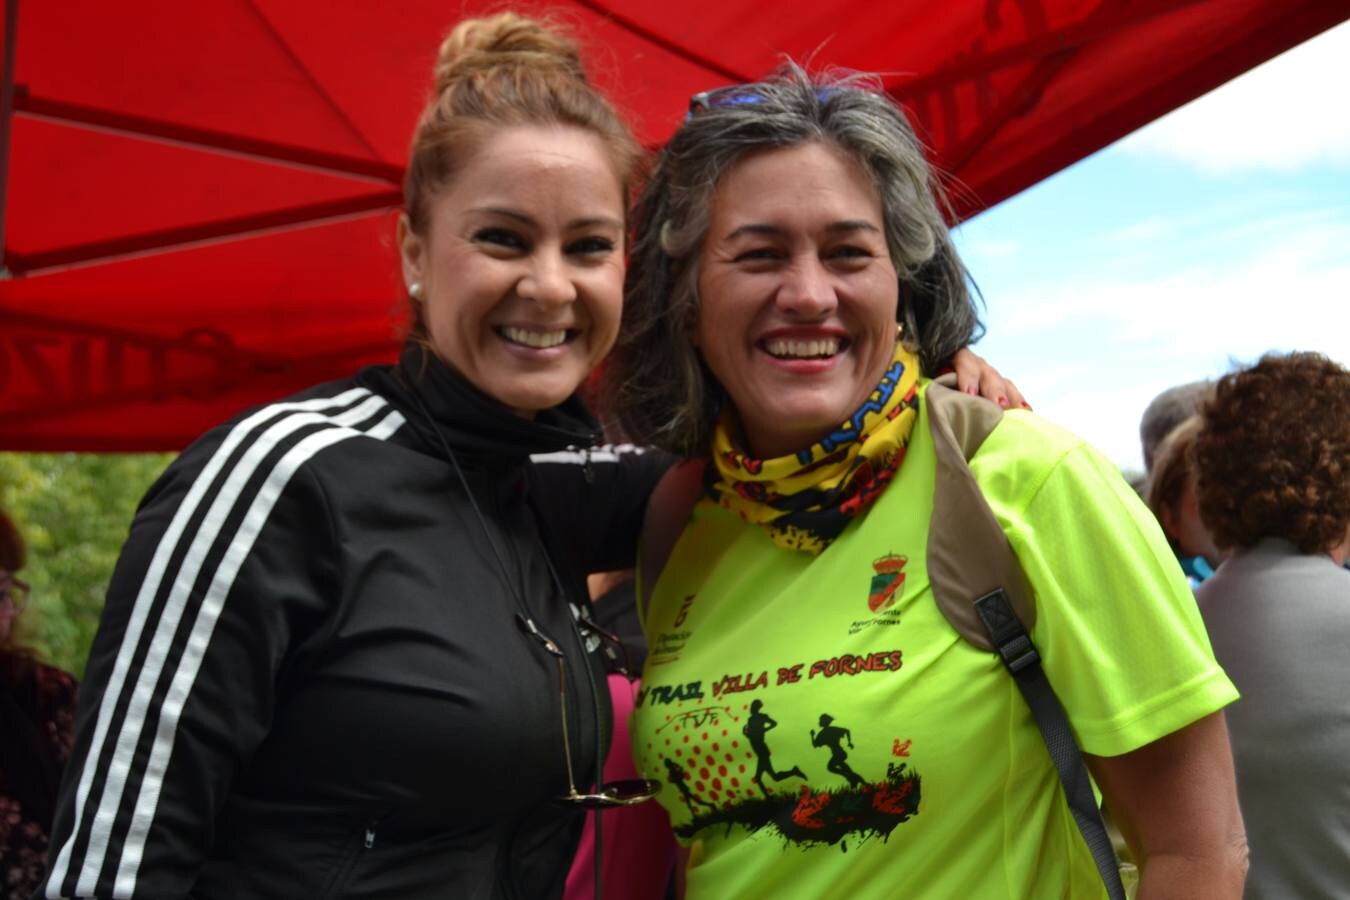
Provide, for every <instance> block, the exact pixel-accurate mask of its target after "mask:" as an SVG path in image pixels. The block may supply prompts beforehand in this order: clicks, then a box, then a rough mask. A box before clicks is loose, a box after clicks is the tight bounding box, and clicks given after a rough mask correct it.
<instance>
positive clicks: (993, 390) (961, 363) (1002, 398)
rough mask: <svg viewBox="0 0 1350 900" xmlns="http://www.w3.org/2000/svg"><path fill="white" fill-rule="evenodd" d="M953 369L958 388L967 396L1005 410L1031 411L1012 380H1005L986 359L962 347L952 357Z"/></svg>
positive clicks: (1029, 405)
mask: <svg viewBox="0 0 1350 900" xmlns="http://www.w3.org/2000/svg"><path fill="white" fill-rule="evenodd" d="M952 369H953V370H955V372H956V387H957V389H958V390H961V391H964V392H965V393H967V394H975V395H978V396H981V397H984V398H985V399H986V400H992V401H994V402H995V403H997V404H998V405H999V406H1002V407H1005V408H1011V407H1019V406H1020V407H1022V408H1023V409H1031V404H1030V403H1028V402H1027V401H1026V398H1025V397H1023V396H1022V392H1021V391H1019V390H1018V389H1017V385H1015V384H1013V383H1012V380H1011V379H1008V378H1004V377H1003V375H1001V374H1000V373H999V371H998V369H995V368H994V367H993V366H991V365H989V363H988V362H987V361H986V360H985V358H984V357H982V356H980V355H979V354H977V353H974V352H973V351H971V349H970V348H969V347H962V348H961V349H960V350H957V351H956V355H955V356H953V357H952Z"/></svg>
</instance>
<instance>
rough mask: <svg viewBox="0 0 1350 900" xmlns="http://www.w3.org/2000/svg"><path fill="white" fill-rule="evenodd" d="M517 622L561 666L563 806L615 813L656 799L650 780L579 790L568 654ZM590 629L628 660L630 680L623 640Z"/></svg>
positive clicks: (526, 622) (656, 787)
mask: <svg viewBox="0 0 1350 900" xmlns="http://www.w3.org/2000/svg"><path fill="white" fill-rule="evenodd" d="M516 621H517V623H519V625H520V627H521V629H522V630H523V631H524V632H525V633H526V634H528V635H530V636H531V637H533V638H534V639H535V640H536V641H538V642H539V645H540V646H541V647H543V648H544V650H545V651H546V652H547V653H548V654H549V656H552V657H553V659H554V661H555V662H557V664H558V705H559V709H560V710H561V711H562V739H563V760H564V762H566V763H567V793H566V794H564V795H563V796H561V797H556V798H554V799H556V800H557V801H558V802H559V803H566V804H569V805H572V806H579V807H582V808H583V809H611V808H614V807H618V806H633V805H635V804H638V803H643V802H645V801H647V800H650V799H652V798H653V797H655V796H656V795H657V794H658V793H659V792H660V791H661V782H659V781H654V780H652V779H649V778H628V779H624V780H622V781H609V782H606V783H604V784H602V785H600V787H599V788H598V789H597V790H596V791H595V792H594V793H590V794H583V793H582V792H580V791H578V790H577V783H576V778H575V776H574V775H573V773H572V743H571V741H570V740H569V738H568V733H567V670H566V666H565V660H566V658H567V657H566V654H564V653H563V651H562V648H561V647H559V646H558V644H557V642H555V641H554V640H553V639H552V638H550V637H549V636H548V635H546V634H544V633H543V632H542V631H540V630H539V626H538V625H536V624H535V623H534V620H533V619H530V618H527V617H526V616H523V615H520V614H519V613H517V615H516ZM586 627H587V628H589V629H591V630H593V631H594V632H595V633H596V634H597V635H599V636H600V637H601V638H603V639H605V640H607V641H609V642H610V643H611V644H612V646H614V647H617V648H618V651H617V652H618V653H619V654H621V655H622V656H624V657H625V663H624V666H623V667H622V668H621V669H620V671H621V672H622V673H623V674H624V675H625V676H627V677H630V678H631V677H632V676H631V675H629V669H628V667H627V664H626V655H627V654H626V653H625V651H624V649H623V644H622V643H620V641H619V639H618V638H617V637H615V636H614V635H612V634H610V633H609V632H607V631H605V630H604V629H602V628H600V627H599V626H598V625H596V624H595V623H593V622H589V621H588V622H586Z"/></svg>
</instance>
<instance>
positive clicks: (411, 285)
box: [408, 281, 422, 300]
mask: <svg viewBox="0 0 1350 900" xmlns="http://www.w3.org/2000/svg"><path fill="white" fill-rule="evenodd" d="M408 296H409V297H411V298H413V299H414V300H421V299H422V282H420V281H410V282H408Z"/></svg>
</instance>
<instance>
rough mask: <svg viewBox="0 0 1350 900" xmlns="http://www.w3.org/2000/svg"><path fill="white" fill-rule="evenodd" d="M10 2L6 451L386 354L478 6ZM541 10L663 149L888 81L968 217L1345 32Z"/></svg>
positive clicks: (1237, 21) (961, 13)
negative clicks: (721, 93) (416, 136)
mask: <svg viewBox="0 0 1350 900" xmlns="http://www.w3.org/2000/svg"><path fill="white" fill-rule="evenodd" d="M6 4H7V6H6V16H5V23H4V28H5V32H4V58H3V71H4V76H5V92H4V93H5V96H4V97H3V98H0V99H2V101H3V102H0V122H2V123H3V126H4V135H3V138H4V141H3V147H4V148H6V149H7V154H8V156H7V161H6V162H7V164H0V170H6V171H7V188H8V191H7V196H5V195H3V193H0V210H2V211H3V212H2V214H3V220H0V234H3V248H4V266H5V270H6V271H5V273H4V280H2V281H0V449H12V450H39V449H44V450H55V449H64V450H150V449H175V448H179V447H181V446H183V445H184V444H185V443H187V442H188V441H189V440H191V439H192V438H193V437H194V436H195V435H196V434H198V433H200V432H201V431H203V430H204V429H205V428H207V427H208V426H210V425H211V424H213V423H215V422H218V421H220V420H222V419H224V418H226V417H227V416H229V415H231V414H232V413H234V412H236V411H237V410H239V409H241V408H243V407H245V406H247V405H250V404H254V403H258V402H262V401H265V400H269V399H272V398H274V397H277V396H280V395H282V394H285V393H288V392H290V391H292V390H294V389H297V388H300V387H302V386H305V385H307V384H310V383H313V382H316V381H320V380H323V379H325V378H329V377H337V376H340V375H342V374H345V373H347V372H350V371H352V370H353V369H354V368H356V367H357V366H359V365H362V364H364V363H367V362H371V361H376V360H385V359H388V358H390V357H392V356H393V355H394V353H395V352H396V350H397V346H398V325H399V323H400V321H401V318H402V309H401V300H400V296H401V294H400V289H399V282H398V277H397V265H396V259H395V255H394V252H393V249H392V246H391V244H392V230H393V228H392V226H393V213H392V212H391V210H393V209H395V208H396V207H397V205H398V203H399V201H400V182H401V165H402V162H403V159H404V157H405V154H406V148H407V142H408V138H409V136H410V134H411V130H412V125H413V123H414V121H415V119H416V115H417V112H418V110H419V109H420V107H421V104H422V102H423V100H424V99H425V96H426V90H427V89H428V86H429V83H430V70H431V63H432V60H433V58H434V54H435V50H436V45H437V43H438V39H439V36H440V35H441V34H442V33H444V32H445V31H446V30H447V29H448V27H449V26H450V25H451V24H452V23H453V22H454V21H455V20H456V19H457V18H459V17H460V16H462V15H468V14H473V13H476V12H479V11H480V10H482V9H485V8H489V4H486V3H478V2H473V0H470V2H464V3H462V4H460V6H459V7H458V8H453V7H452V6H451V5H449V4H446V3H444V2H431V0H400V2H399V3H375V2H372V0H323V2H317V0H194V2H191V3H184V2H182V0H127V2H122V3H108V2H106V0H62V2H60V3H51V2H46V3H38V2H28V3H26V4H22V5H21V4H20V3H19V2H18V0H6ZM500 5H501V4H500V2H499V0H494V2H493V3H492V4H491V5H490V6H491V8H498V7H500ZM520 8H522V9H523V10H525V11H531V10H532V9H536V7H535V6H534V5H533V4H520ZM553 8H554V9H556V10H558V11H560V12H562V13H563V15H564V17H565V18H567V19H569V20H571V21H572V22H573V23H574V24H575V25H576V27H577V31H578V33H579V34H580V35H581V36H582V38H583V39H584V40H585V41H586V43H587V45H588V49H589V50H590V51H591V52H590V54H589V58H590V60H591V66H592V70H593V72H594V74H595V76H596V78H597V80H598V81H599V82H600V83H601V84H602V85H604V86H605V87H606V88H607V89H608V90H609V92H610V94H611V95H612V96H613V97H614V98H615V100H616V101H617V102H618V103H619V105H620V106H621V107H622V108H624V109H625V110H626V111H628V112H629V113H630V114H631V115H632V118H633V120H634V121H635V122H636V123H637V128H638V131H639V134H640V136H641V137H642V139H643V140H644V141H645V142H647V143H648V144H650V145H652V146H655V145H658V144H659V143H660V142H661V140H662V139H663V138H664V137H665V136H666V135H668V134H669V133H670V131H671V130H672V129H673V128H674V127H675V126H676V125H677V124H678V122H679V121H680V119H681V117H682V116H683V114H684V110H685V107H686V102H687V98H688V97H689V95H690V94H692V93H694V92H696V91H699V90H704V89H707V88H709V87H714V86H717V85H721V84H727V83H735V82H740V81H747V80H751V79H753V78H755V77H757V76H759V75H761V74H763V73H764V72H766V71H767V70H768V69H770V68H771V67H772V66H773V65H774V64H775V62H776V61H777V59H778V58H779V55H780V54H782V53H788V54H791V55H793V56H795V57H797V58H804V57H807V56H810V55H812V54H814V59H815V61H816V63H817V64H825V63H829V64H838V65H842V66H846V67H849V68H855V69H862V70H868V71H878V72H883V73H887V74H886V84H887V86H888V88H889V89H890V90H891V91H892V92H893V93H894V95H895V96H896V97H897V98H899V99H900V100H901V101H902V102H903V103H905V105H906V106H907V107H908V108H909V110H910V111H911V113H912V114H913V116H914V117H915V119H916V121H917V122H918V123H919V126H920V129H921V131H922V132H923V133H924V134H925V135H926V137H927V139H928V140H929V142H930V144H931V147H932V151H933V157H934V161H935V162H936V163H937V164H938V165H939V166H940V167H941V168H942V169H944V170H945V171H946V172H947V173H949V174H950V175H951V178H952V183H953V184H954V185H957V186H958V190H957V193H956V203H957V214H958V215H959V216H962V217H965V216H969V215H972V214H974V213H976V212H978V211H979V210H981V209H984V208H986V207H988V206H990V205H992V204H995V203H998V202H999V201H1001V200H1003V199H1005V198H1007V197H1009V196H1011V195H1012V194H1014V193H1016V192H1017V191H1020V190H1022V189H1023V188H1025V187H1027V186H1029V185H1031V184H1034V183H1035V182H1037V181H1039V180H1040V179H1042V178H1045V177H1046V176H1048V175H1050V174H1052V173H1054V172H1056V171H1058V170H1059V169H1061V168H1063V167H1065V166H1067V165H1069V164H1071V163H1073V162H1074V161H1076V160H1078V159H1081V158H1082V157H1084V156H1086V155H1088V154H1090V153H1092V152H1093V151H1095V150H1097V149H1099V148H1101V147H1103V146H1105V145H1106V144H1108V143H1110V142H1111V141H1114V140H1116V139H1117V138H1120V137H1122V136H1123V135H1125V134H1127V133H1128V132H1130V131H1131V130H1133V129H1135V128H1137V127H1139V126H1140V125H1142V124H1144V123H1145V122H1148V121H1149V120H1151V119H1153V118H1155V117H1157V116H1159V115H1161V114H1163V113H1165V112H1167V111H1168V110H1170V109H1173V108H1174V107H1176V106H1179V105H1180V104H1182V103H1185V102H1186V101H1188V100H1190V99H1192V98H1194V97H1196V96H1198V95H1200V94H1202V93H1204V92H1206V91H1208V90H1210V89H1211V88H1213V87H1215V86H1217V85H1219V84H1221V83H1223V82H1224V81H1226V80H1228V79H1230V78H1232V77H1233V76H1235V75H1237V74H1239V73H1241V72H1243V71H1245V70H1246V69H1248V68H1250V67H1252V66H1254V65H1256V64H1258V63H1260V62H1262V61H1264V60H1266V59H1268V58H1270V57H1272V56H1274V55H1276V54H1278V53H1280V52H1281V51H1283V50H1285V49H1287V48H1289V47H1292V46H1293V45H1295V44H1297V43H1299V42H1301V41H1303V40H1305V39H1307V38H1309V37H1311V36H1313V35H1315V34H1317V33H1319V32H1321V31H1323V30H1325V29H1327V28H1329V27H1331V26H1333V25H1335V24H1337V23H1339V22H1340V21H1342V20H1344V19H1346V18H1348V17H1350V4H1348V3H1347V2H1346V0H945V2H942V3H934V2H925V0H880V2H879V0H854V2H852V3H848V4H841V3H817V4H810V5H806V4H803V5H801V6H787V5H782V6H774V7H770V6H769V5H767V4H764V3H760V2H754V0H716V2H709V0H697V2H686V3H682V4H675V3H669V2H664V3H656V2H650V0H641V2H627V3H625V2H620V0H603V2H600V0H570V2H568V0H559V2H557V3H555V4H553Z"/></svg>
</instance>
